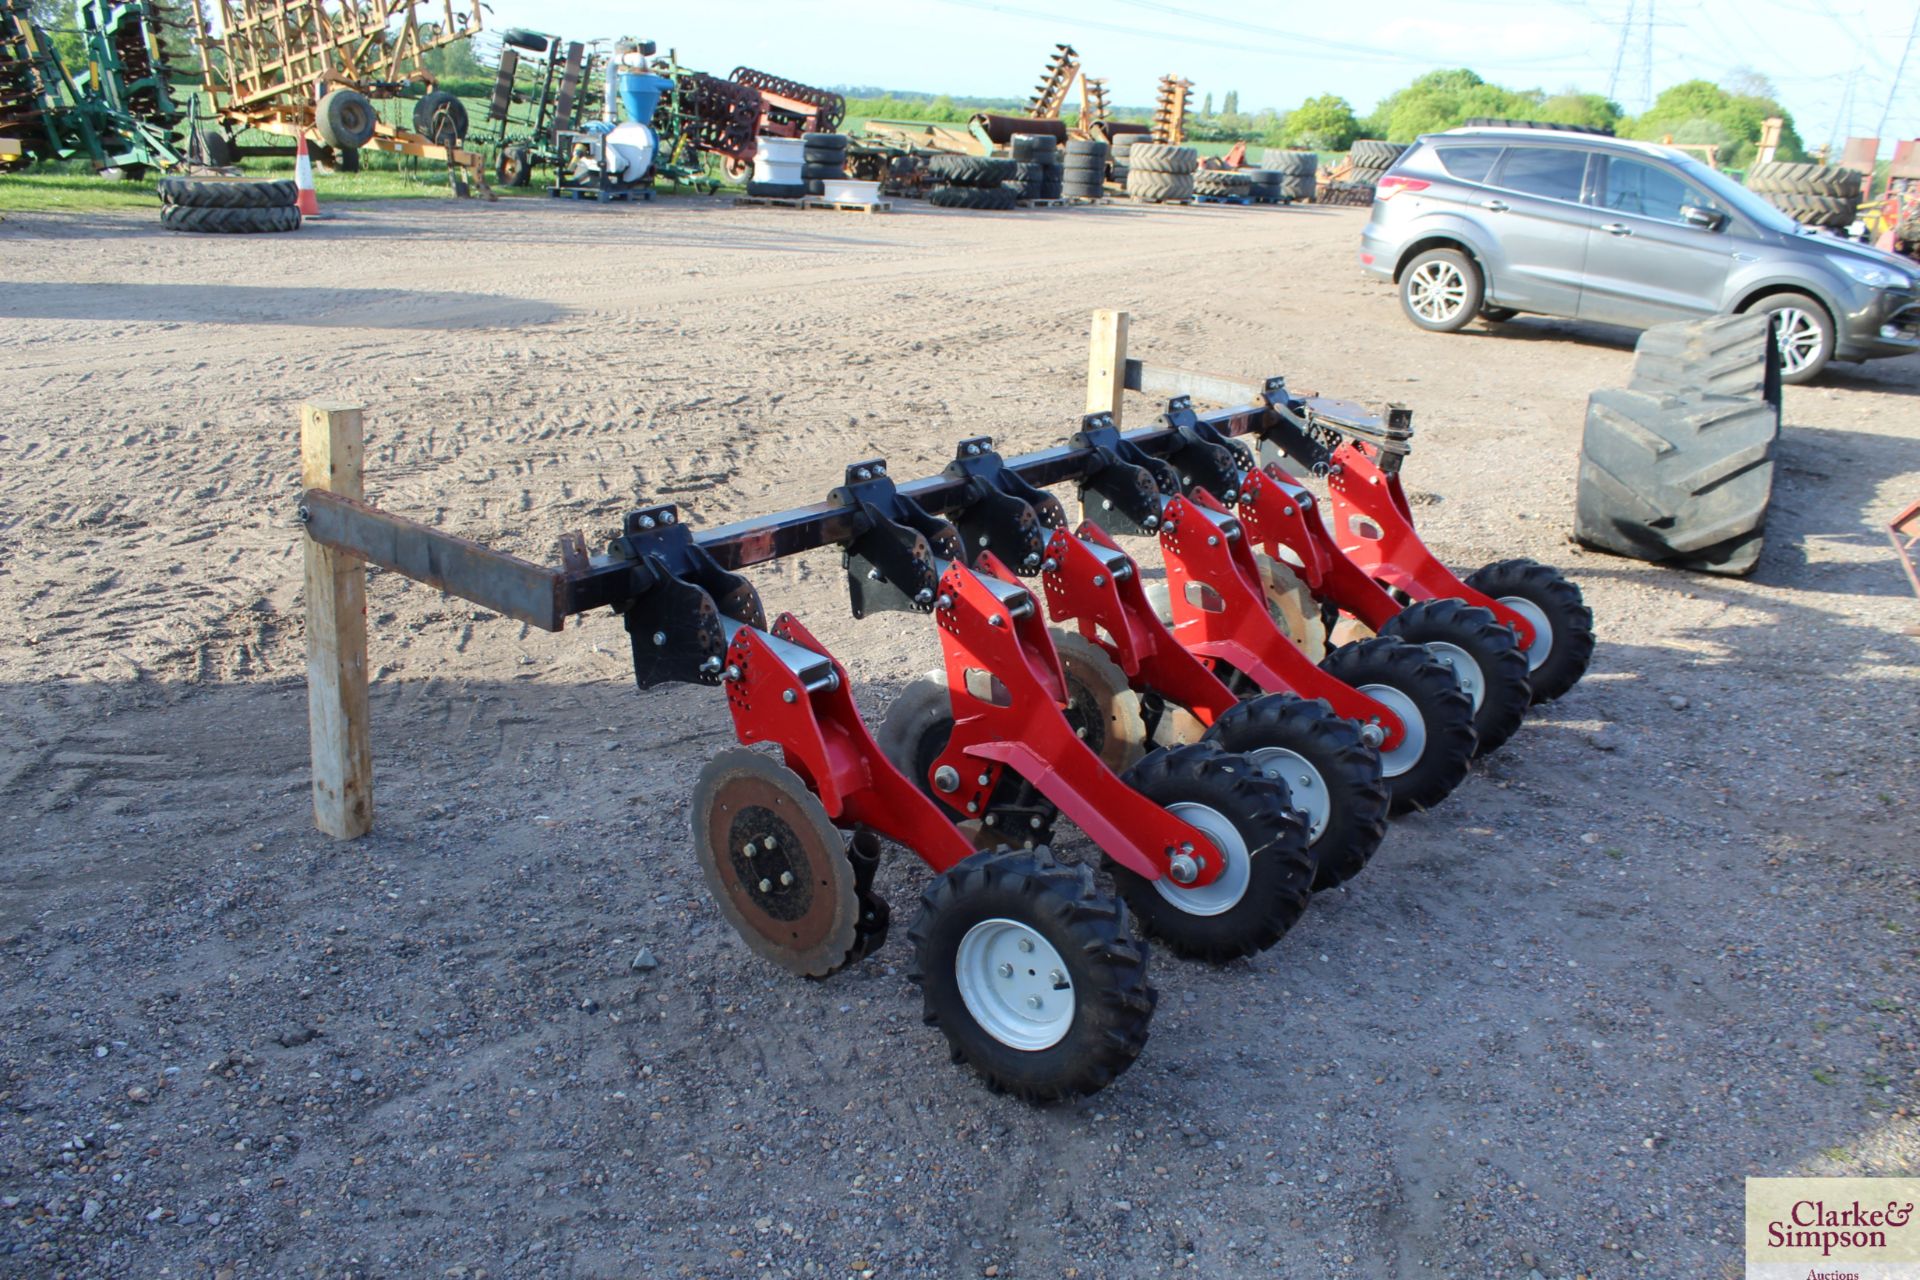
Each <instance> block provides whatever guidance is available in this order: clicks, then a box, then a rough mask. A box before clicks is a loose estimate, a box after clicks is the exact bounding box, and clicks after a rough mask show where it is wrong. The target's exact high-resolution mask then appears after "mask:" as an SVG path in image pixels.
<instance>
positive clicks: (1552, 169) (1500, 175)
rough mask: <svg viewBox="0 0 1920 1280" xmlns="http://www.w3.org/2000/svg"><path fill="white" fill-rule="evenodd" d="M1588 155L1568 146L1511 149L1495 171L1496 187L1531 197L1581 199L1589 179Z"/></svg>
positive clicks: (1509, 148) (1494, 180)
mask: <svg viewBox="0 0 1920 1280" xmlns="http://www.w3.org/2000/svg"><path fill="white" fill-rule="evenodd" d="M1586 172H1587V153H1586V152H1584V151H1575V150H1572V149H1570V148H1564V147H1508V148H1507V151H1506V154H1505V155H1504V156H1502V157H1501V159H1500V167H1499V168H1498V169H1496V170H1495V171H1494V175H1493V185H1494V186H1496V187H1504V188H1506V189H1507V190H1508V191H1519V192H1522V193H1524V194H1526V195H1530V196H1546V197H1548V198H1549V199H1553V200H1578V199H1579V198H1580V188H1581V183H1582V182H1583V180H1584V179H1585V177H1586Z"/></svg>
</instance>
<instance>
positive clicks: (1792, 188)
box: [1747, 161, 1860, 203]
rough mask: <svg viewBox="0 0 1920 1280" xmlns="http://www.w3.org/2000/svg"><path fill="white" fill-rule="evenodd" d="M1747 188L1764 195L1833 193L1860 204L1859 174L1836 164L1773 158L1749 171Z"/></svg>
mask: <svg viewBox="0 0 1920 1280" xmlns="http://www.w3.org/2000/svg"><path fill="white" fill-rule="evenodd" d="M1747 190H1749V191H1752V192H1755V193H1756V194H1759V195H1764V196H1774V195H1791V196H1832V197H1836V198H1838V199H1841V200H1848V201H1852V202H1854V203H1858V202H1859V200H1860V174H1859V173H1858V171H1856V170H1853V169H1843V168H1841V167H1839V166H1837V165H1824V164H1790V163H1787V162H1784V161H1773V162H1771V163H1765V164H1756V165H1754V166H1753V168H1751V169H1749V170H1747Z"/></svg>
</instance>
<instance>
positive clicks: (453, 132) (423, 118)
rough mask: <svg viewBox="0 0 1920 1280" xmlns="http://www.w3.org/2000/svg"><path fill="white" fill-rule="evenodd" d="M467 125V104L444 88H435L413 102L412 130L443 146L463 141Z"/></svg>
mask: <svg viewBox="0 0 1920 1280" xmlns="http://www.w3.org/2000/svg"><path fill="white" fill-rule="evenodd" d="M467 125H468V121H467V104H466V103H464V102H462V101H460V99H459V98H456V97H455V96H454V95H453V94H451V93H448V92H447V91H446V90H445V89H435V90H434V91H433V92H431V93H429V94H427V95H426V96H425V97H423V98H421V99H420V101H418V102H416V103H414V104H413V131H414V132H415V133H417V134H420V135H421V136H423V137H427V138H431V139H433V141H434V142H436V143H438V144H439V145H441V146H443V147H457V146H459V145H460V144H461V143H462V142H463V141H465V140H466V136H467Z"/></svg>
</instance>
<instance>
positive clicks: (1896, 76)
mask: <svg viewBox="0 0 1920 1280" xmlns="http://www.w3.org/2000/svg"><path fill="white" fill-rule="evenodd" d="M1917 34H1920V7H1916V8H1915V9H1914V11H1913V25H1912V26H1911V27H1909V28H1907V42H1906V44H1904V45H1902V46H1901V47H1900V61H1899V63H1898V64H1897V65H1895V67H1894V68H1893V84H1892V86H1891V87H1889V88H1888V89H1887V105H1886V106H1884V107H1882V108H1881V109H1880V123H1879V125H1878V126H1876V127H1875V129H1874V131H1873V136H1874V137H1876V138H1877V137H1879V136H1880V135H1881V134H1883V133H1885V132H1886V131H1887V117H1888V116H1890V115H1892V114H1893V99H1894V97H1895V95H1897V94H1898V93H1899V92H1900V77H1901V75H1902V74H1904V73H1905V72H1906V69H1907V55H1908V54H1910V53H1912V52H1913V38H1914V36H1915V35H1917Z"/></svg>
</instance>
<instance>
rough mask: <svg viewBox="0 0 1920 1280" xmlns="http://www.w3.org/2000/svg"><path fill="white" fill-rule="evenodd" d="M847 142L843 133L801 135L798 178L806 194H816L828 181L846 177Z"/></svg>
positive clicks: (837, 180) (836, 180)
mask: <svg viewBox="0 0 1920 1280" xmlns="http://www.w3.org/2000/svg"><path fill="white" fill-rule="evenodd" d="M847 142H848V138H847V135H846V134H844V133H808V134H803V135H801V138H800V143H801V151H800V161H801V164H800V180H801V182H802V184H803V185H805V187H806V189H807V194H808V195H810V196H817V195H819V194H820V193H821V191H822V190H823V189H824V188H825V185H826V184H827V183H828V182H839V181H841V180H843V179H845V178H846V176H847Z"/></svg>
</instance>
